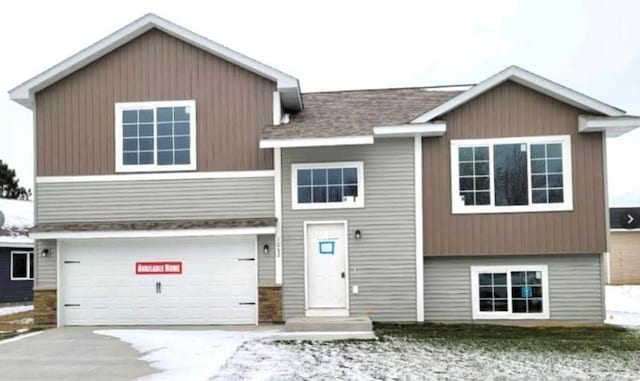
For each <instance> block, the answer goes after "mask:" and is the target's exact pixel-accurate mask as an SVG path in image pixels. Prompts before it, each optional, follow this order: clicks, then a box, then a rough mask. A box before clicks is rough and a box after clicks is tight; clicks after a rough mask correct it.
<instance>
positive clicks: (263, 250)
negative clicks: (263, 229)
mask: <svg viewBox="0 0 640 381" xmlns="http://www.w3.org/2000/svg"><path fill="white" fill-rule="evenodd" d="M262 252H263V253H265V254H269V245H264V246H263V247H262Z"/></svg>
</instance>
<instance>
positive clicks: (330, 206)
mask: <svg viewBox="0 0 640 381" xmlns="http://www.w3.org/2000/svg"><path fill="white" fill-rule="evenodd" d="M362 208H364V202H359V203H322V204H321V203H317V204H293V205H291V209H292V210H322V209H362Z"/></svg>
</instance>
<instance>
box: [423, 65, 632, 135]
mask: <svg viewBox="0 0 640 381" xmlns="http://www.w3.org/2000/svg"><path fill="white" fill-rule="evenodd" d="M509 80H511V81H514V82H516V83H519V84H521V85H523V86H526V87H528V88H530V89H532V90H536V91H538V92H540V93H542V94H545V95H548V96H550V97H552V98H555V99H557V100H559V101H561V102H565V103H567V104H570V105H572V106H575V107H577V108H579V109H582V110H585V111H588V112H593V113H600V114H604V115H606V116H622V115H625V112H624V111H623V110H620V109H618V108H615V107H613V106H610V105H608V104H606V103H603V102H600V101H598V100H596V99H593V98H591V97H588V96H586V95H584V94H581V93H579V92H577V91H575V90H572V89H570V88H568V87H565V86H562V85H560V84H558V83H556V82H553V81H550V80H548V79H546V78H543V77H541V76H539V75H537V74H533V73H531V72H529V71H527V70H524V69H522V68H520V67H518V66H510V67H508V68H506V69H505V70H503V71H501V72H499V73H497V74H495V75H493V76H491V77H489V78H488V79H486V80H484V81H482V82H480V83H478V84H477V85H475V86H473V87H472V88H470V89H469V90H467V91H465V92H464V93H462V94H460V95H458V96H456V97H453V98H451V99H450V100H448V101H447V102H445V103H443V104H441V105H440V106H438V107H436V108H434V109H433V110H431V111H429V112H427V113H424V114H422V115H420V116H419V117H417V118H415V119H414V120H412V121H411V123H426V122H429V121H431V120H433V119H435V118H437V117H439V116H441V115H443V114H445V113H447V112H449V111H451V110H453V109H454V108H456V107H458V106H460V105H462V104H464V103H466V102H468V101H470V100H472V99H474V98H475V97H477V96H479V95H481V94H483V93H485V92H487V91H489V90H491V89H492V88H494V87H496V86H498V85H500V84H501V83H503V82H506V81H509Z"/></svg>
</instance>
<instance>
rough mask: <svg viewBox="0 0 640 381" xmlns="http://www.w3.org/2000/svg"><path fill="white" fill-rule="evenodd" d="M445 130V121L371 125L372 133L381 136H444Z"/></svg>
mask: <svg viewBox="0 0 640 381" xmlns="http://www.w3.org/2000/svg"><path fill="white" fill-rule="evenodd" d="M446 132H447V123H446V122H433V123H424V124H417V123H416V124H400V125H397V126H376V127H373V134H374V135H375V136H376V137H381V138H406V137H413V136H425V137H428V136H444V134H445V133H446Z"/></svg>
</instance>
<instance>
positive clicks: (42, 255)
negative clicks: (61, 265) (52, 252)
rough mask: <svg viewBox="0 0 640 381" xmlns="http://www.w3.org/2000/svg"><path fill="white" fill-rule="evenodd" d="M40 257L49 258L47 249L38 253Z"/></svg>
mask: <svg viewBox="0 0 640 381" xmlns="http://www.w3.org/2000/svg"><path fill="white" fill-rule="evenodd" d="M40 256H41V257H48V256H49V249H44V250H42V251H41V252H40Z"/></svg>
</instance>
